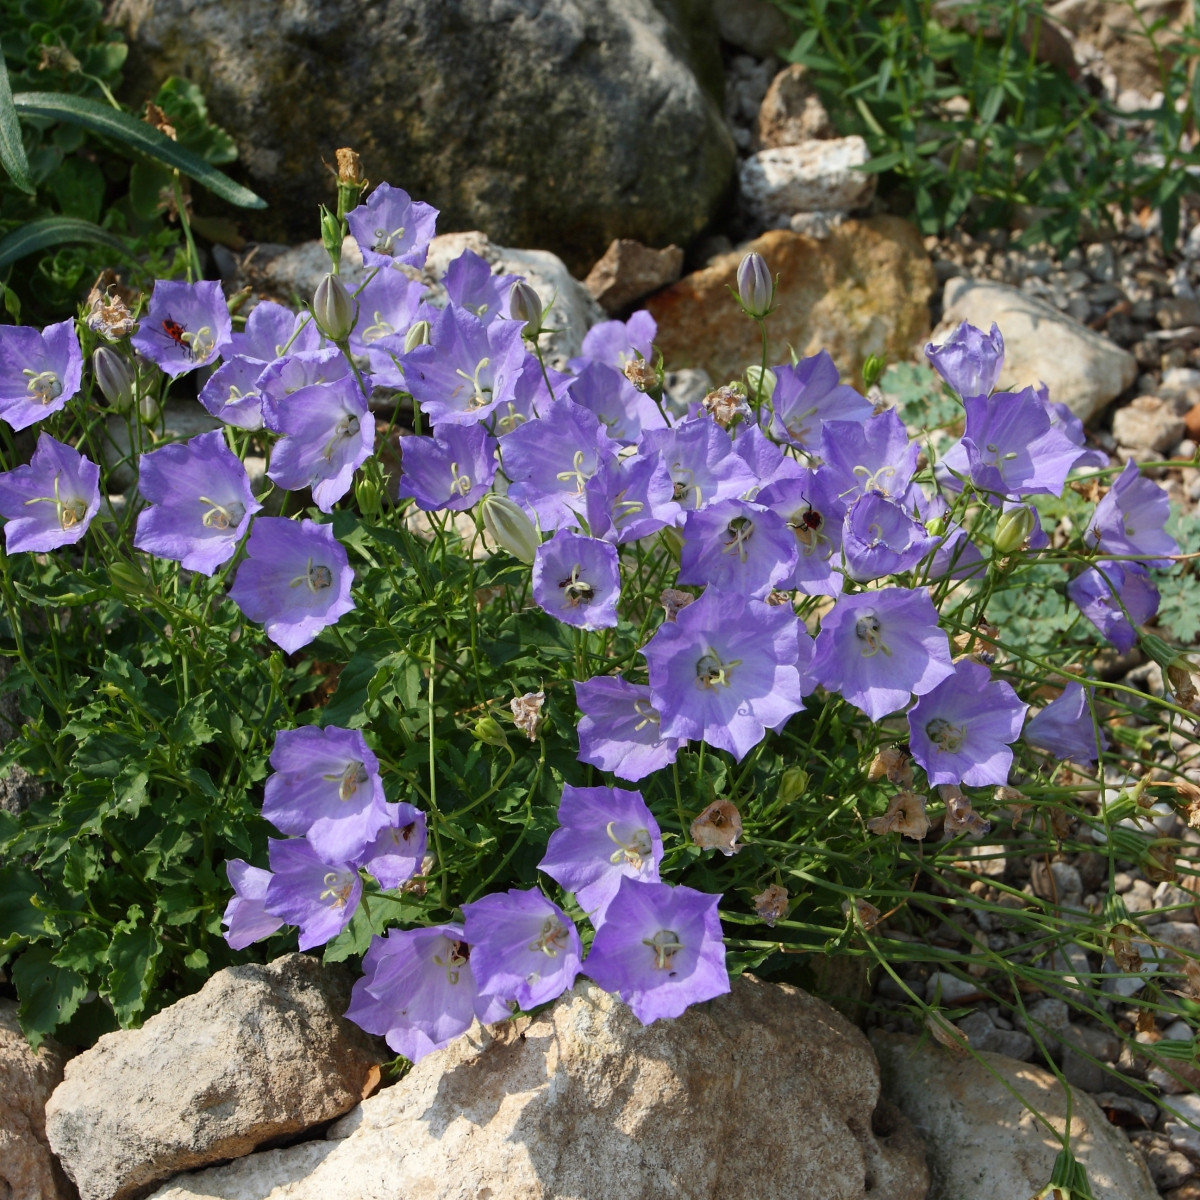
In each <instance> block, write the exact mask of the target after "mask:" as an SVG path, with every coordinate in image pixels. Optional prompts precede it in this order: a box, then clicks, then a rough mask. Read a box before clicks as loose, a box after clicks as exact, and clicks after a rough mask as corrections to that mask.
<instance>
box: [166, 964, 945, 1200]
mask: <svg viewBox="0 0 1200 1200" xmlns="http://www.w3.org/2000/svg"><path fill="white" fill-rule="evenodd" d="M877 1100H878V1077H877V1074H876V1066H875V1062H874V1060H873V1058H872V1057H871V1054H870V1049H869V1047H868V1045H867V1042H866V1039H865V1038H864V1037H863V1036H862V1034H861V1033H860V1032H859V1031H858V1030H857V1029H855V1028H854V1027H853V1026H852V1025H851V1024H850V1023H849V1022H848V1021H846V1020H845V1018H843V1017H841V1016H839V1015H838V1014H837V1013H836V1012H835V1011H834V1010H833V1009H832V1008H830V1007H829V1006H828V1005H826V1004H823V1003H821V1002H820V1001H818V1000H815V999H814V998H812V997H811V996H808V995H806V994H805V993H804V992H801V991H799V990H797V989H795V988H791V987H788V986H786V985H783V984H772V983H763V982H761V981H759V980H755V979H742V980H740V981H737V982H735V984H734V988H733V992H732V994H731V995H729V996H723V997H721V998H719V999H718V1000H715V1001H713V1002H711V1003H708V1004H704V1005H700V1006H697V1007H694V1008H691V1009H689V1010H688V1011H687V1012H685V1013H684V1015H683V1016H682V1017H680V1018H679V1019H678V1020H674V1021H658V1022H656V1023H655V1024H653V1025H650V1026H642V1025H640V1024H639V1023H638V1021H637V1019H636V1018H635V1017H634V1016H633V1015H632V1014H631V1013H630V1012H629V1010H628V1009H627V1008H626V1007H625V1006H624V1005H622V1004H621V1003H620V1002H619V1001H617V1000H614V999H613V998H612V997H611V996H609V995H607V994H606V993H604V992H601V991H600V990H599V989H598V988H596V987H595V986H594V985H592V984H590V983H586V982H585V983H581V984H580V985H579V986H577V987H576V989H575V991H574V992H573V993H572V994H570V995H569V996H567V997H564V999H563V1000H561V1001H560V1002H559V1003H558V1004H557V1005H555V1006H554V1007H553V1008H552V1009H550V1010H548V1011H547V1012H545V1013H543V1014H541V1015H540V1016H538V1017H536V1018H533V1019H529V1018H523V1019H521V1020H519V1021H514V1022H510V1023H507V1024H504V1025H499V1026H495V1027H493V1029H492V1031H491V1034H490V1035H488V1034H480V1033H479V1031H478V1030H477V1031H476V1036H472V1035H468V1036H467V1037H465V1038H461V1039H459V1040H458V1041H457V1042H455V1043H454V1044H453V1045H451V1046H449V1047H447V1048H446V1049H445V1050H443V1051H440V1052H438V1053H436V1054H432V1055H430V1056H429V1057H428V1058H426V1059H424V1060H423V1061H421V1062H420V1063H418V1064H417V1066H416V1067H415V1068H414V1069H413V1070H412V1072H411V1073H410V1074H409V1075H408V1076H407V1077H406V1078H405V1079H404V1080H402V1081H401V1082H400V1083H399V1084H397V1085H396V1086H395V1087H392V1088H389V1089H387V1090H386V1091H384V1092H382V1093H380V1094H379V1095H378V1096H375V1097H372V1098H371V1099H370V1100H368V1101H366V1102H365V1103H364V1104H363V1105H362V1106H361V1108H359V1109H358V1110H356V1111H355V1112H354V1113H352V1114H351V1115H350V1116H349V1117H347V1118H346V1119H345V1120H343V1121H340V1122H339V1123H338V1124H337V1125H335V1126H334V1127H333V1128H332V1129H331V1130H330V1131H329V1135H328V1136H329V1138H330V1139H332V1140H330V1141H326V1142H320V1143H309V1144H306V1145H302V1146H297V1147H294V1148H292V1149H288V1150H275V1151H269V1152H267V1153H263V1154H256V1155H254V1156H253V1157H251V1158H248V1159H244V1160H242V1161H241V1162H238V1163H234V1164H231V1165H229V1166H227V1167H219V1168H216V1169H214V1170H209V1171H205V1172H204V1173H203V1174H201V1175H197V1176H193V1177H189V1178H186V1179H179V1180H175V1181H173V1183H172V1184H171V1185H170V1186H168V1187H165V1188H163V1189H162V1190H161V1191H159V1192H157V1193H155V1198H154V1200H200V1198H201V1197H203V1198H204V1200H217V1198H226V1200H232V1198H234V1197H236V1198H238V1200H251V1198H252V1197H257V1198H265V1197H267V1196H270V1197H271V1200H283V1198H284V1197H286V1198H287V1200H328V1197H331V1196H337V1197H338V1200H395V1197H397V1196H405V1197H408V1196H414V1197H415V1196H420V1197H421V1198H422V1200H450V1198H453V1200H479V1198H480V1197H494V1198H497V1200H498V1198H499V1197H503V1198H504V1200H534V1198H537V1200H548V1198H549V1197H585V1196H586V1197H596V1198H597V1200H600V1198H602V1197H603V1198H605V1200H607V1198H608V1197H620V1198H621V1200H662V1198H663V1197H668V1196H670V1197H674V1196H680V1197H684V1196H686V1197H694V1198H696V1200H700V1198H702V1197H703V1198H706V1200H707V1198H711V1200H769V1198H770V1197H775V1196H784V1195H786V1196H829V1197H834V1196H836V1197H838V1200H868V1198H870V1200H874V1198H875V1197H887V1200H922V1198H923V1197H924V1195H925V1190H926V1188H927V1186H928V1176H927V1175H926V1173H925V1169H924V1166H923V1164H922V1161H921V1151H920V1147H919V1144H917V1143H916V1142H915V1141H914V1140H913V1138H912V1137H911V1134H910V1133H909V1129H908V1123H907V1121H906V1120H905V1119H904V1117H903V1116H901V1115H900V1114H899V1113H898V1112H896V1111H895V1110H893V1109H890V1108H887V1107H885V1108H883V1109H879V1108H878V1107H877ZM874 1131H879V1132H874ZM885 1131H886V1132H885ZM272 1189H275V1190H272Z"/></svg>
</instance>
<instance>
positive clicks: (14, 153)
mask: <svg viewBox="0 0 1200 1200" xmlns="http://www.w3.org/2000/svg"><path fill="white" fill-rule="evenodd" d="M0 166H3V168H4V169H5V170H6V171H7V172H8V174H9V177H10V178H11V179H12V181H13V183H15V184H16V185H17V187H18V188H19V189H20V190H21V191H22V192H25V193H26V195H29V196H36V195H37V189H36V188H35V187H34V186H33V182H32V181H31V180H30V178H29V160H28V159H27V158H26V157H25V145H24V143H23V142H22V141H21V124H20V122H19V121H18V120H17V110H16V106H15V104H14V103H13V94H12V87H11V86H10V85H9V82H8V68H7V67H6V66H5V65H4V54H3V51H0Z"/></svg>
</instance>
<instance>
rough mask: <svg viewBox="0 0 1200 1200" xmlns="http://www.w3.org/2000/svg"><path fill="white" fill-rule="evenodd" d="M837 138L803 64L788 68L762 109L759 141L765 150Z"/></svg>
mask: <svg viewBox="0 0 1200 1200" xmlns="http://www.w3.org/2000/svg"><path fill="white" fill-rule="evenodd" d="M833 136H834V129H833V123H832V122H831V121H830V120H829V114H828V113H827V112H826V111H825V105H824V104H822V103H821V99H820V97H819V96H818V95H817V91H816V88H814V87H813V85H812V83H811V81H810V79H809V74H808V69H807V68H806V67H804V66H803V65H801V64H800V63H791V64H789V65H788V66H786V67H784V68H783V70H782V71H780V72H779V74H778V75H776V76H775V78H774V79H772V80H771V86H770V87H769V88H767V94H766V95H765V96H764V97H763V102H762V106H761V107H760V108H759V110H758V141H759V145H761V146H762V148H763V149H764V150H771V149H774V148H775V147H776V146H799V145H800V144H802V143H803V142H807V141H809V140H811V139H812V138H831V137H833Z"/></svg>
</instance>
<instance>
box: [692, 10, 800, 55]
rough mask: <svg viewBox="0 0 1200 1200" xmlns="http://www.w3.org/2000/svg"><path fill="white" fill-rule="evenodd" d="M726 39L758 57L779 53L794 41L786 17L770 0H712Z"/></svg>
mask: <svg viewBox="0 0 1200 1200" xmlns="http://www.w3.org/2000/svg"><path fill="white" fill-rule="evenodd" d="M712 10H713V16H714V17H716V21H717V31H718V32H719V33H720V35H721V38H722V40H723V41H726V42H728V43H729V44H730V45H731V46H736V47H737V48H738V49H739V50H745V51H746V52H747V53H749V54H753V55H754V56H755V57H756V58H766V57H767V56H768V55H769V54H780V53H782V52H783V50H784V49H786V48H787V46H788V44H789V43H790V41H791V37H790V31H789V29H788V23H787V18H786V17H785V16H784V15H783V13H781V12H780V11H779V9H778V8H776V7H775V5H774V4H771V3H769V2H768V0H712Z"/></svg>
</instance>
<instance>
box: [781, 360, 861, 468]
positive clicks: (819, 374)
mask: <svg viewBox="0 0 1200 1200" xmlns="http://www.w3.org/2000/svg"><path fill="white" fill-rule="evenodd" d="M772 373H773V374H774V376H775V390H774V391H773V392H772V393H771V406H770V410H771V418H770V422H769V428H770V431H771V434H772V436H774V437H776V438H778V439H779V440H780V441H781V442H790V443H791V444H792V445H793V446H796V447H798V448H799V449H801V450H803V451H805V452H806V453H808V454H816V453H818V451H819V450H820V444H821V431H822V429H824V427H825V425H826V423H827V422H829V421H855V422H858V423H861V422H863V421H866V420H868V419H869V418H870V417H871V415H872V414H873V413H874V411H875V406H874V405H873V404H872V403H871V402H870V400H868V399H867V398H866V397H865V396H862V395H860V394H859V393H858V392H857V391H855V390H854V388H852V387H850V386H848V385H847V384H844V383H842V382H841V381H840V379H839V376H838V369H837V367H836V366H835V365H834V362H833V359H832V358H830V357H829V355H828V354H827V353H826V352H825V351H824V350H822V351H820V352H819V353H818V354H814V355H813V356H812V357H811V358H804V359H801V360H800V362H798V363H796V364H795V365H794V366H792V365H791V364H787V365H784V366H779V367H773V368H772Z"/></svg>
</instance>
